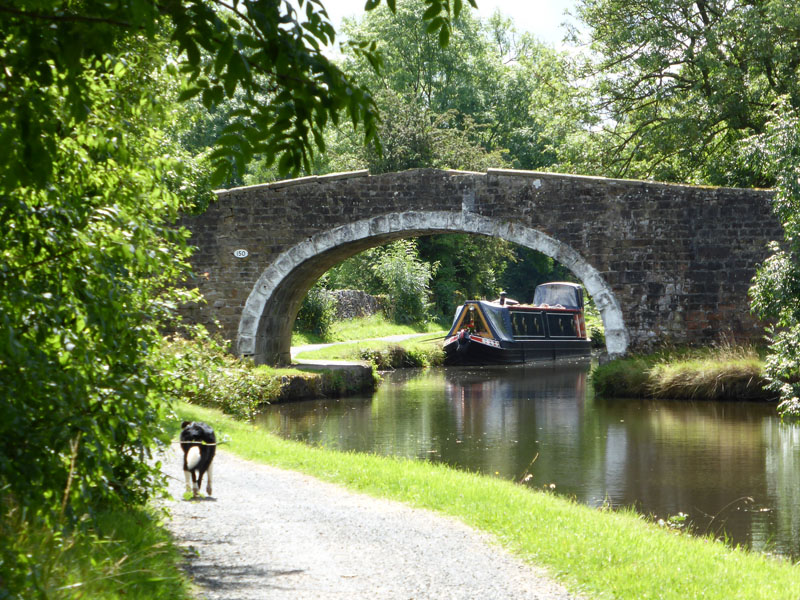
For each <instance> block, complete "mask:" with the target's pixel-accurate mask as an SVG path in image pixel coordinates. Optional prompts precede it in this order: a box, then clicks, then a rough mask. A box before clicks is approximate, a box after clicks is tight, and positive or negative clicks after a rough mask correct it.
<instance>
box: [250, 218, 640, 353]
mask: <svg viewBox="0 0 800 600" xmlns="http://www.w3.org/2000/svg"><path fill="white" fill-rule="evenodd" d="M404 231H408V232H413V233H414V234H419V233H420V232H440V233H442V232H450V233H474V234H481V235H487V236H491V237H496V238H501V239H504V240H507V241H509V242H514V243H515V244H519V245H520V246H525V247H527V248H531V249H533V250H538V251H539V252H541V253H543V254H546V255H547V256H549V257H551V258H553V259H555V260H557V261H558V262H560V263H561V264H562V265H564V266H565V267H567V268H568V269H569V270H570V271H572V272H573V273H574V274H575V276H576V277H577V278H578V279H580V281H581V282H582V283H583V285H584V287H585V288H586V291H587V292H589V294H590V295H591V296H592V298H593V299H594V301H595V304H596V305H597V308H598V309H599V311H600V315H601V317H602V319H603V325H604V327H605V334H606V349H607V351H608V353H609V355H611V356H621V355H624V354H625V353H626V351H627V349H628V344H629V342H630V336H629V334H628V331H627V329H626V327H625V322H624V319H623V316H622V309H621V308H620V303H619V301H618V300H617V298H616V296H615V295H614V292H613V291H612V290H611V288H610V287H609V286H608V284H607V283H606V282H605V280H604V279H603V277H602V275H600V273H599V272H598V271H597V269H595V268H594V267H592V265H590V264H589V263H588V262H587V261H586V259H584V258H583V257H582V256H581V255H580V254H579V253H578V252H576V251H575V250H574V249H573V248H571V247H570V246H568V245H567V244H564V243H562V242H559V241H558V240H556V239H554V238H552V237H550V236H548V235H546V234H544V233H542V232H541V231H538V230H536V229H531V228H529V227H525V226H522V225H519V224H515V223H511V222H509V221H504V220H495V219H490V218H488V217H484V216H481V215H477V214H475V213H471V212H467V211H462V212H460V213H458V212H449V211H431V212H423V211H408V212H403V213H391V214H385V215H380V216H377V217H373V218H371V219H364V220H361V221H355V222H353V223H348V224H347V225H342V226H341V227H337V228H335V229H332V230H330V231H324V232H321V233H318V234H316V235H314V236H313V237H311V238H310V239H308V240H306V241H304V242H302V243H300V244H297V245H296V246H293V247H292V248H290V249H289V250H287V251H285V252H283V253H282V254H281V255H280V256H279V257H278V258H277V259H276V260H275V261H274V262H273V263H272V264H271V265H270V266H268V267H267V268H266V269H264V271H263V273H262V274H261V276H260V277H259V278H258V281H256V284H255V286H254V287H253V289H252V291H251V292H250V295H249V296H248V298H247V302H246V303H245V307H244V310H243V311H242V316H241V319H240V321H239V331H238V336H237V344H236V347H237V351H238V354H239V355H245V356H252V355H254V354H255V352H256V337H257V331H258V326H259V322H260V320H261V317H262V315H263V313H264V309H265V307H266V305H267V303H268V301H269V299H270V297H271V296H272V294H273V293H274V292H275V290H276V289H277V288H278V286H279V285H280V284H281V282H282V281H283V280H284V278H286V277H287V276H288V275H289V274H290V273H291V272H292V271H293V270H294V269H295V268H297V267H298V266H299V265H300V264H302V263H303V262H305V261H306V260H309V259H313V257H314V256H316V255H318V254H321V253H323V252H325V251H326V250H331V249H332V248H335V247H337V246H340V245H342V244H347V243H351V242H356V241H359V240H364V239H367V238H371V237H378V236H383V235H386V234H391V233H401V232H404Z"/></svg>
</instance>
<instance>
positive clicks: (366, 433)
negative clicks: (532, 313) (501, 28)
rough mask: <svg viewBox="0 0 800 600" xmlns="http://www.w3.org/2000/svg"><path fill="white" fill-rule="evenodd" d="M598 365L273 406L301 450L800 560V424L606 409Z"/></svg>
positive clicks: (478, 376) (275, 424)
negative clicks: (691, 531) (675, 518)
mask: <svg viewBox="0 0 800 600" xmlns="http://www.w3.org/2000/svg"><path fill="white" fill-rule="evenodd" d="M587 374H588V364H586V363H582V364H568V365H564V364H561V365H553V364H548V365H540V366H530V365H526V366H515V367H500V368H493V369H487V368H475V369H464V368H458V369H431V370H428V371H403V372H397V373H393V374H391V375H390V376H388V377H387V378H386V380H385V381H384V383H383V385H382V386H381V388H380V389H379V391H378V392H377V393H376V394H375V395H374V396H371V397H360V398H349V399H343V400H331V401H322V402H302V403H295V404H287V405H278V406H274V407H271V408H270V409H269V410H268V411H267V412H265V414H264V415H262V417H261V420H262V423H263V425H264V426H265V427H266V428H268V429H269V430H271V431H273V432H275V433H277V434H279V435H281V436H284V437H287V438H292V439H299V440H303V441H306V442H308V443H311V444H318V445H323V446H327V447H331V448H338V449H343V450H355V451H361V452H375V453H379V454H386V455H398V456H404V457H409V458H417V459H424V460H432V461H442V462H445V463H448V464H450V465H453V466H456V467H459V468H463V469H469V470H479V471H481V472H484V473H487V474H493V475H494V474H496V475H498V476H500V477H504V478H508V479H514V480H516V481H519V480H521V479H522V478H523V477H524V476H525V474H526V473H529V474H530V475H531V477H530V478H528V479H527V483H526V484H527V485H531V486H533V487H548V488H550V487H551V486H555V490H556V491H557V492H559V493H562V494H566V495H569V496H572V497H575V498H577V499H578V500H580V501H581V502H584V503H586V504H589V505H592V506H599V505H601V504H603V503H610V504H612V505H615V506H619V505H635V506H636V508H637V509H638V510H640V511H642V512H644V513H647V514H651V515H653V516H655V517H660V518H667V517H668V516H670V515H675V514H677V513H679V512H683V513H687V514H688V515H689V519H690V520H691V521H692V522H693V523H694V524H695V527H696V529H697V530H698V531H700V532H706V531H707V532H714V533H717V534H719V533H720V532H722V531H723V529H724V531H725V532H726V533H727V535H729V536H730V537H731V539H732V540H733V541H734V542H735V543H742V544H748V545H752V546H753V547H754V548H756V549H759V550H770V551H776V552H779V553H782V554H787V555H790V556H793V557H800V427H798V426H796V425H788V424H782V423H781V422H780V421H779V419H778V418H777V417H776V414H775V408H774V406H771V405H761V404H753V403H725V404H722V403H696V402H669V401H641V400H634V401H631V400H605V399H599V398H594V397H593V395H592V393H591V387H590V386H589V385H588V382H587V378H588V376H587Z"/></svg>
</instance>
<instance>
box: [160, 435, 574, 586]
mask: <svg viewBox="0 0 800 600" xmlns="http://www.w3.org/2000/svg"><path fill="white" fill-rule="evenodd" d="M166 471H167V473H168V474H170V475H171V476H172V478H170V492H171V493H172V495H173V497H174V498H180V497H181V496H182V494H183V472H182V471H181V468H180V461H179V458H178V456H177V453H176V454H175V456H174V457H171V458H169V459H168V460H167V461H166ZM204 486H205V484H204ZM169 505H170V509H171V511H172V515H173V519H172V522H171V524H170V529H171V530H172V531H173V533H174V534H175V536H176V537H177V539H178V540H179V543H180V544H181V545H182V546H184V547H185V548H187V550H188V551H189V552H188V554H189V555H191V556H192V558H191V559H190V560H189V562H188V570H189V572H190V574H191V575H192V577H193V578H194V580H195V582H196V583H197V584H198V585H199V586H200V588H201V592H200V595H199V596H200V598H208V599H220V600H222V599H224V600H254V599H262V598H265V599H283V598H286V599H291V600H306V599H312V598H314V599H317V598H322V599H328V598H331V599H337V598H347V599H348V600H362V599H363V600H367V599H368V600H378V599H392V600H394V599H397V600H411V599H416V600H423V599H425V600H427V599H435V600H445V599H446V600H450V599H453V600H455V599H470V600H472V599H475V600H494V599H504V598H508V599H514V600H518V599H520V598H531V599H541V600H545V599H547V600H570V599H573V598H574V596H571V595H569V594H568V593H567V592H566V591H565V590H564V589H563V588H562V587H561V586H559V585H558V584H556V583H554V582H553V581H552V580H550V579H548V578H547V576H546V575H545V573H544V571H542V570H539V569H536V568H532V567H530V566H528V565H526V564H524V563H522V562H520V561H518V560H516V559H514V558H512V557H511V556H510V555H508V554H507V553H506V552H504V551H503V550H502V549H500V548H499V547H498V546H497V545H495V544H493V543H492V541H491V538H489V537H488V536H486V535H483V534H481V533H478V532H476V531H475V530H473V529H470V528H469V527H467V526H465V525H463V524H461V523H460V522H458V521H456V520H453V519H450V518H447V517H442V516H438V515H436V514H434V513H432V512H429V511H425V510H418V509H413V508H409V507H407V506H405V505H402V504H400V503H397V502H392V501H387V500H379V499H375V498H372V497H369V496H364V495H360V494H355V493H352V492H349V491H347V490H345V489H343V488H340V487H337V486H335V485H332V484H328V483H324V482H321V481H319V480H317V479H314V478H312V477H308V476H306V475H302V474H299V473H294V472H290V471H283V470H279V469H275V468H272V467H268V466H264V465H260V464H256V463H252V462H249V461H245V460H242V459H240V458H238V457H236V456H233V455H231V454H229V453H227V452H224V451H220V452H218V453H217V458H216V459H215V461H214V497H213V498H207V499H201V500H195V501H184V500H177V501H170V502H169Z"/></svg>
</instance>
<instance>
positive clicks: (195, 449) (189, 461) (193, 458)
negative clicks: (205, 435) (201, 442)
mask: <svg viewBox="0 0 800 600" xmlns="http://www.w3.org/2000/svg"><path fill="white" fill-rule="evenodd" d="M199 462H200V446H192V447H191V448H189V451H188V452H187V453H186V466H187V467H188V468H189V470H190V471H191V470H192V469H194V468H195V467H196V466H197V464H198V463H199Z"/></svg>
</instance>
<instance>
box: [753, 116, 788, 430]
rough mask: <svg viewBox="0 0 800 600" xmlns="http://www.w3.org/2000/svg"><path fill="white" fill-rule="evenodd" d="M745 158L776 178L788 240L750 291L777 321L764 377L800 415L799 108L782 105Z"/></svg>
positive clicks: (762, 312) (757, 306) (784, 407)
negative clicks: (794, 108)
mask: <svg viewBox="0 0 800 600" xmlns="http://www.w3.org/2000/svg"><path fill="white" fill-rule="evenodd" d="M746 148H747V149H746V153H745V157H746V160H748V162H749V163H750V166H751V168H753V167H755V168H758V169H759V170H761V171H762V172H764V173H766V174H768V175H770V176H772V177H774V178H775V181H776V182H777V186H776V193H775V199H774V201H773V206H774V209H775V212H776V213H777V215H778V218H780V220H781V223H783V229H784V239H783V240H782V242H781V243H778V242H777V241H776V242H773V243H772V244H771V250H772V252H773V254H772V256H770V257H769V258H768V259H767V260H766V261H765V262H764V263H763V264H762V265H761V266H760V267H759V270H758V273H757V275H756V277H755V278H754V280H753V287H752V288H751V290H750V295H751V298H752V307H753V311H754V312H755V313H756V314H758V315H759V316H760V317H761V318H763V319H768V320H769V321H770V322H771V323H772V325H771V326H770V328H769V329H768V334H769V342H770V345H769V352H768V354H767V358H766V368H765V375H766V378H767V380H768V382H769V388H770V389H772V390H773V391H775V392H776V393H777V394H779V396H780V399H781V403H780V404H779V406H778V409H779V410H780V411H782V412H783V413H784V414H790V415H794V416H800V176H799V174H800V111H798V110H793V109H792V108H791V107H790V106H789V105H788V101H787V102H786V103H783V104H779V105H778V108H777V109H776V111H775V112H774V114H773V117H772V119H770V120H769V121H768V122H767V124H766V126H765V131H764V133H763V134H761V135H759V136H754V137H753V138H751V139H750V140H748V143H747V144H746Z"/></svg>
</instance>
